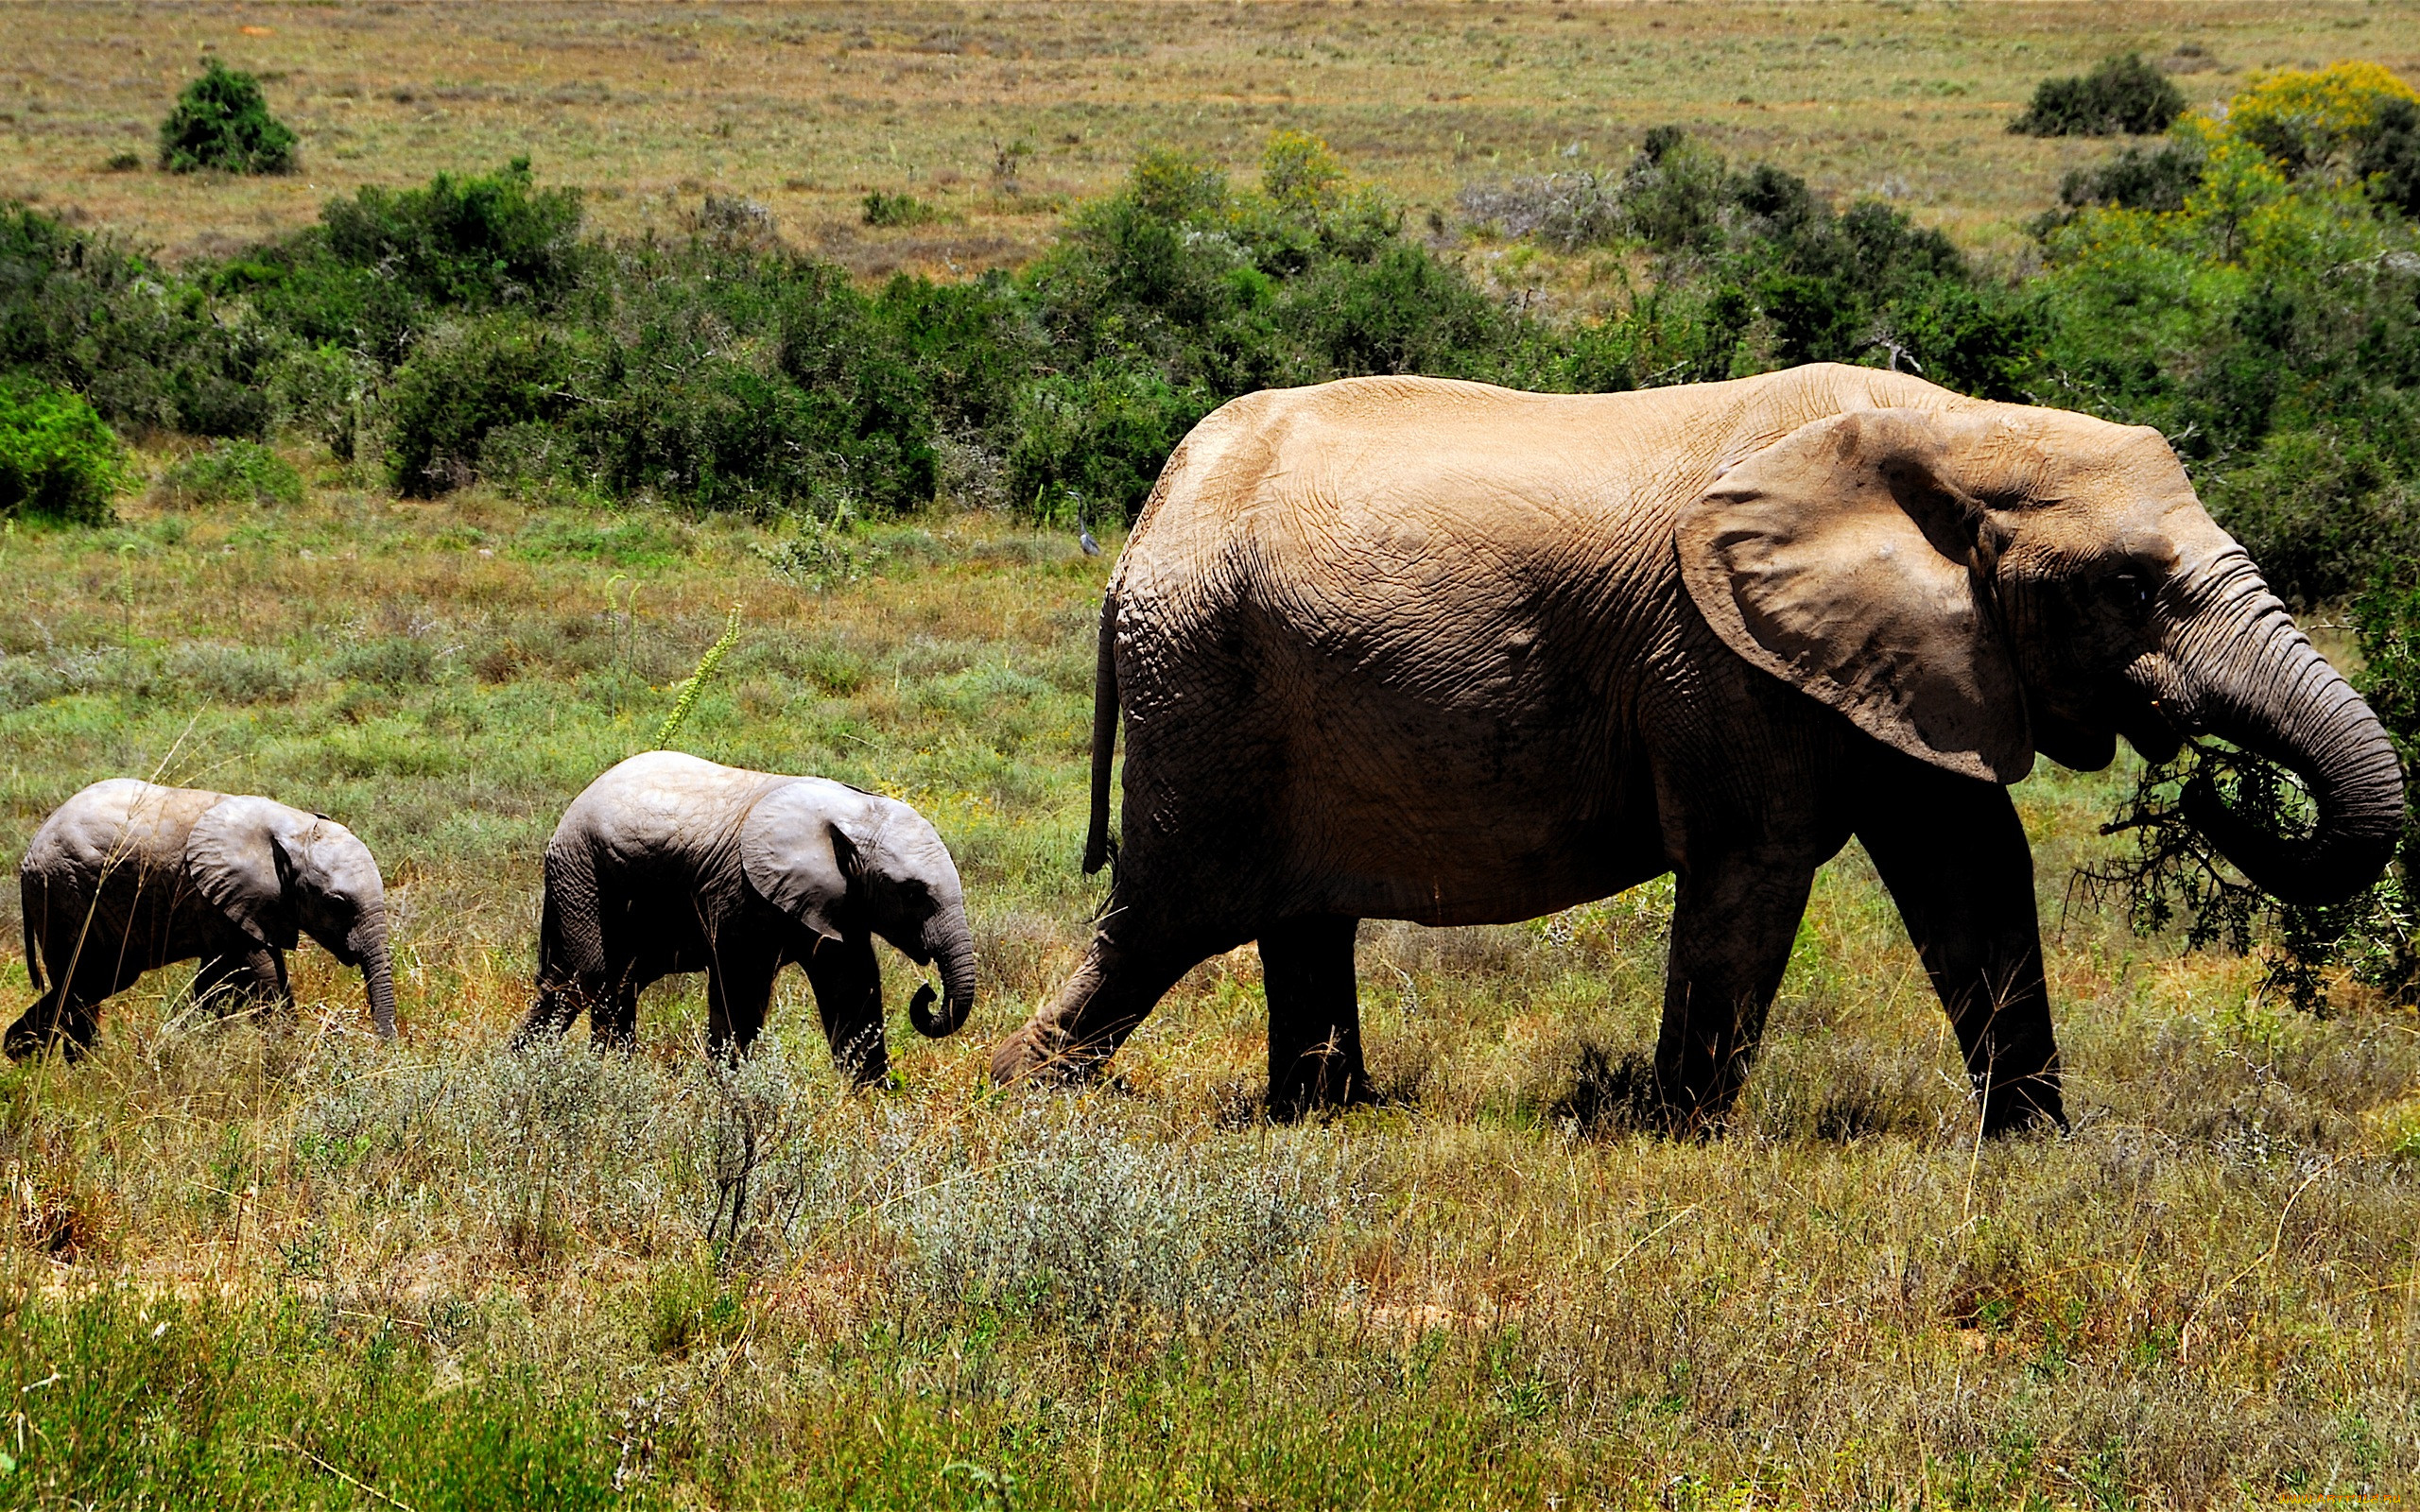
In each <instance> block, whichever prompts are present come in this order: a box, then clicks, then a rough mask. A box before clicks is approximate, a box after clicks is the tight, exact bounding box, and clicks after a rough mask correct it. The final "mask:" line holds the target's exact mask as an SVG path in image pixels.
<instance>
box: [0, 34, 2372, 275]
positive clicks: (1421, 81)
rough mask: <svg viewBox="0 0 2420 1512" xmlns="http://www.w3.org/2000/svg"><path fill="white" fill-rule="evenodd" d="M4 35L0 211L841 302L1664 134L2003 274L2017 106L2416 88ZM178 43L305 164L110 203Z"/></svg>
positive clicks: (1401, 57)
mask: <svg viewBox="0 0 2420 1512" xmlns="http://www.w3.org/2000/svg"><path fill="white" fill-rule="evenodd" d="M10 30H11V37H10V41H11V46H10V48H9V56H8V57H7V59H6V60H0V141H6V142H7V143H8V144H9V152H8V153H7V154H6V161H5V162H0V197H7V196H14V197H18V198H26V199H28V200H36V201H38V202H39V203H41V204H43V206H45V207H46V208H48V209H50V210H51V211H52V212H53V213H55V214H57V213H75V214H79V215H86V216H90V217H91V218H92V220H93V221H94V222H95V223H98V224H106V225H109V226H112V227H116V228H120V229H124V230H128V231H130V232H134V233H135V234H137V235H139V236H141V237H143V238H145V239H147V240H149V241H151V242H154V243H157V244H159V245H161V246H163V247H164V248H165V249H168V250H170V251H171V252H172V253H175V252H193V251H199V250H209V249H223V248H227V247H230V246H233V245H235V244H240V243H245V242H250V241H252V240H256V239H257V238H258V237H259V236H260V235H261V234H262V233H263V232H267V231H269V230H272V229H275V228H279V227H285V226H293V225H299V224H302V223H304V222H306V221H308V220H310V219H311V218H312V217H313V216H314V215H317V214H318V211H319V207H320V202H321V201H322V200H323V199H325V198H328V196H329V195H330V194H332V193H339V192H348V191H350V190H351V189H352V188H353V187H354V186H355V185H356V184H361V183H380V184H389V185H401V184H408V183H418V182H424V181H425V180H427V179H428V178H429V176H430V175H432V174H434V173H437V172H440V171H453V170H460V169H463V168H466V167H479V166H492V165H493V164H494V163H501V162H503V161H505V160H506V159H508V158H510V157H513V156H515V155H518V154H522V153H527V154H528V155H530V156H531V157H532V158H533V159H534V160H535V162H536V165H537V169H538V172H539V174H540V176H541V177H542V178H544V179H545V180H548V181H552V182H568V183H575V184H579V185H581V186H583V187H585V188H587V189H588V190H589V191H590V193H591V207H592V211H593V212H594V214H595V215H596V217H597V218H598V220H599V221H600V222H601V223H602V224H604V225H606V226H608V227H609V228H611V229H614V230H619V231H636V230H639V229H641V228H643V227H646V226H648V225H655V226H659V227H663V228H665V229H667V230H669V229H672V228H674V227H677V225H678V224H679V220H680V215H681V214H682V212H683V210H684V209H689V210H694V209H695V208H696V206H697V204H698V202H699V199H700V197H701V195H702V194H703V193H704V192H705V191H707V190H710V189H711V190H717V191H720V192H722V193H726V194H741V195H746V196H749V197H752V198H755V199H757V200H759V201H760V202H762V203H764V204H765V205H767V206H769V208H771V209H772V210H773V211H774V213H775V214H776V215H778V216H779V217H780V218H781V220H782V222H783V224H784V225H785V226H786V227H787V230H788V232H789V233H790V234H791V235H792V237H793V238H794V239H796V240H798V241H800V242H802V243H804V244H805V245H808V246H811V247H814V248H816V249H819V250H821V252H823V253H824V254H825V255H827V256H831V257H835V258H837V259H838V260H841V261H843V262H846V263H848V264H849V265H850V266H854V267H856V268H858V269H859V270H861V271H866V272H881V271H887V270H889V269H890V268H894V267H913V268H919V269H923V270H926V271H930V272H933V273H936V274H945V273H948V272H950V271H952V270H959V271H969V270H972V269H974V268H977V267H980V266H992V265H996V264H1001V263H1008V262H1014V261H1017V260H1020V259H1021V258H1023V257H1024V256H1026V255H1028V254H1029V253H1030V252H1031V251H1033V250H1034V249H1037V248H1038V247H1040V246H1042V245H1044V244H1046V242H1047V241H1048V239H1049V237H1050V235H1051V233H1052V232H1053V230H1054V228H1055V225H1056V218H1057V215H1058V212H1059V211H1060V210H1061V209H1062V208H1063V206H1064V205H1065V204H1066V203H1067V201H1068V200H1069V199H1070V198H1074V197H1080V196H1084V195H1089V194H1094V193H1098V192H1099V191H1101V190H1103V189H1105V188H1107V187H1108V186H1110V185H1111V184H1112V183H1114V182H1115V180H1118V179H1120V178H1121V177H1122V176H1123V175H1124V174H1125V172H1126V169H1127V167H1128V165H1129V164H1131V163H1132V162H1133V161H1134V158H1135V155H1136V153H1137V151H1138V149H1139V148H1141V147H1143V146H1150V145H1154V144H1159V145H1175V146H1185V147H1191V148H1196V149H1199V150H1201V151H1203V152H1205V153H1207V154H1209V155H1211V156H1212V157H1215V158H1222V159H1226V160H1229V161H1231V162H1234V163H1239V164H1246V163H1252V162H1253V161H1255V160H1256V158H1257V156H1258V154H1259V151H1260V146H1261V143H1262V142H1263V141H1264V140H1265V139H1266V138H1267V136H1268V134H1269V133H1270V132H1271V130H1273V129H1277V128H1280V127H1292V128H1296V129H1303V130H1308V131H1312V132H1315V133H1317V134H1319V135H1322V136H1323V137H1325V138H1326V139H1327V140H1328V141H1329V142H1330V143H1332V144H1333V145H1334V146H1336V147H1337V149H1338V150H1339V151H1340V152H1341V153H1343V154H1344V156H1345V158H1346V159H1347V161H1348V162H1350V163H1352V164H1353V165H1354V167H1355V170H1356V171H1357V173H1360V174H1363V175H1365V176H1367V177H1369V178H1371V179H1373V180H1375V181H1378V182H1380V183H1383V184H1386V185H1387V186H1388V187H1390V188H1391V189H1393V190H1394V191H1396V192H1397V193H1399V194H1400V195H1401V196H1403V197H1404V198H1405V199H1406V200H1407V201H1408V202H1409V203H1410V204H1411V205H1412V206H1414V207H1415V209H1424V210H1425V209H1430V208H1441V209H1450V206H1451V202H1452V198H1453V195H1454V192H1455V190H1456V189H1457V188H1458V187H1459V186H1460V185H1461V183H1462V182H1464V181H1465V180H1471V179H1475V178H1485V177H1488V176H1491V175H1499V174H1505V173H1513V172H1518V171H1523V170H1531V171H1534V170H1537V169H1540V168H1544V167H1551V166H1558V165H1565V164H1572V163H1578V164H1582V165H1595V166H1618V165H1619V163H1621V162H1623V161H1624V159H1625V158H1626V157H1627V155H1628V153H1629V152H1630V150H1631V148H1632V147H1633V146H1635V144H1636V142H1637V139H1638V138H1639V136H1640V135H1641V133H1643V132H1644V131H1645V130H1646V129H1647V128H1649V127H1651V126H1656V125H1660V124H1664V123H1668V122H1677V123H1680V124H1683V125H1686V126H1689V127H1691V128H1693V129H1697V130H1699V131H1700V132H1701V133H1703V134H1704V135H1705V136H1706V137H1707V138H1708V139H1709V140H1710V141H1712V142H1714V143H1715V144H1716V145H1717V146H1720V147H1722V148H1723V149H1724V150H1726V151H1729V152H1731V153H1733V154H1734V155H1735V156H1738V157H1742V158H1751V159H1756V160H1760V161H1769V162H1772V163H1779V164H1780V165H1782V166H1784V167H1787V168H1789V169H1791V170H1793V171H1795V172H1798V173H1801V174H1804V175H1806V176H1807V177H1808V179H1809V180H1811V181H1813V182H1814V184H1815V185H1816V187H1818V188H1819V189H1822V190H1824V191H1826V192H1828V193H1832V194H1867V193H1880V194H1886V195H1889V196H1891V197H1893V198H1898V199H1899V200H1900V201H1901V202H1903V203H1905V204H1908V205H1910V207H1912V208H1914V209H1915V210H1916V211H1917V213H1918V214H1919V216H1920V218H1922V219H1924V220H1926V221H1927V223H1936V224H1942V225H1945V226H1947V227H1949V228H1950V229H1951V230H1952V231H1953V232H1955V233H1957V234H1958V235H1959V236H1960V237H1961V239H1962V241H1964V242H1965V243H1967V244H1968V245H1970V246H1985V247H1997V248H2000V249H2004V250H2007V251H2009V252H2010V253H2012V254H2014V250H2015V248H2016V245H2017V243H2016V239H2015V237H2014V231H2013V229H2014V226H2015V225H2016V224H2017V223H2019V222H2021V221H2022V220H2023V219H2025V218H2026V217H2028V216H2031V215H2033V214H2035V213H2036V212H2038V211H2039V210H2040V209H2041V207H2042V206H2043V205H2044V204H2046V203H2048V202H2049V201H2050V200H2051V199H2052V198H2054V196H2055V191H2056V188H2057V184H2058V180H2059V176H2060V174H2061V173H2063V172H2064V171H2065V170H2066V169H2067V168H2069V167H2072V166H2074V165H2076V164H2077V163H2083V162H2084V161H2087V160H2089V159H2092V158H2096V157H2098V156H2099V155H2100V150H2101V149H2100V146H2097V145H2095V144H2091V143H2087V142H2076V141H2049V142H2045V141H2040V140H2036V139H2033V138H2028V137H2013V136H2010V135H2008V134H2007V133H2006V132H2005V131H2004V130H2003V129H2002V128H2003V126H2004V125H2005V123H2006V122H2007V120H2008V118H2009V117H2010V116H2011V115H2013V114H2014V113H2015V112H2016V111H2017V109H2018V108H2019V107H2020V106H2021V105H2022V104H2023V102H2024V100H2025V98H2026V96H2027V95H2028V94H2030V93H2031V89H2032V87H2033V85H2034V83H2035V82H2036V81H2037V80H2039V79H2040V78H2041V77H2043V76H2044V75H2045V74H2049V73H2064V72H2073V71H2077V70H2079V69H2081V68H2083V67H2085V66H2088V65H2089V64H2090V63H2091V62H2093V61H2094V60H2097V59H2099V58H2100V57H2101V56H2102V55H2103V54H2105V53H2107V52H2110V51H2112V50H2115V49H2119V48H2139V49H2141V51H2142V52H2143V53H2144V54H2145V56H2147V57H2152V58H2168V59H2170V60H2172V61H2174V62H2175V63H2176V64H2177V65H2179V66H2181V67H2183V68H2185V69H2187V70H2189V71H2187V72H2183V73H2180V74H2179V75H2178V77H2179V79H2180V81H2181V82H2182V83H2183V84H2184V85H2185V87H2186V89H2187V94H2188V95H2189V96H2190V97H2191V98H2192V99H2193V100H2194V102H2195V104H2197V105H2203V104H2207V103H2209V102H2210V101H2213V100H2219V99H2223V98H2225V97H2226V96H2227V95H2228V94H2232V93H2234V92H2235V91H2236V90H2238V89H2239V88H2241V87H2242V84H2243V81H2244V78H2245V76H2246V74H2247V72H2248V71H2249V70H2252V69H2256V68H2262V67H2275V66H2280V65H2291V66H2296V67H2308V66H2314V65H2317V64H2321V63H2325V62H2327V61H2331V60H2335V59H2337V58H2340V57H2344V56H2359V57H2363V58H2370V59H2375V60H2378V61H2381V62H2384V63H2386V64H2387V65H2388V66H2389V67H2392V68H2398V69H2404V70H2406V71H2407V72H2410V71H2411V66H2412V64H2413V63H2414V62H2415V60H2420V9H2415V8H2413V7H2411V6H2410V5H2407V4H2375V3H2369V0H2354V3H2339V4H2330V3H2324V0H2311V3H2308V4H2303V5H2297V6H2292V7H2285V6H2277V5H2272V4H2225V3H2206V4H2122V3H2121V4H2096V5H2090V6H2082V5H2068V4H2054V5H2014V4H2000V5H1970V4H1934V3H1915V0H1908V3H1893V4H1854V5H1838V4H1824V3H1815V4H1768V5H1740V6H1734V7H1711V6H1698V5H1671V4H1653V5H1647V4H1639V5H1634V4H1607V3H1600V0H1568V3H1560V4H1548V3H1543V0H1541V3H1536V4H1519V3H1510V4H1494V5H1489V4H1426V5H1423V4H1395V3H1388V0H1381V3H1375V4H1371V3H1366V0H1353V3H1341V0H1340V3H1335V4H1263V3H1257V0H1253V3H1241V4H1238V3H1232V0H1217V3H1201V4H1189V3H1183V0H1140V3H1125V4H1115V3H1109V4H1074V3H1038V4H1037V3H1017V0H989V3H980V0H978V3H968V4H941V3H931V0H926V3H910V4H862V3H838V4H831V5H819V6H812V7H795V8H793V7H766V6H673V7H662V6H614V5H585V4H580V5H558V4H549V3H538V0H531V3H524V4H515V5H510V6H452V7H425V6H406V5H381V6H366V7H365V6H343V7H337V6H299V5H298V6H280V5H266V4H248V5H243V6H240V7H238V6H232V5H230V6H206V7H204V6H164V5H110V4H91V5H76V4H59V5H43V6H40V7H24V8H19V9H15V10H14V11H12V12H11V19H10ZM205 48H206V49H210V50H212V51H214V52H215V53H216V55H217V56H219V57H221V58H224V59H226V60H229V61H230V62H231V63H232V64H233V65H234V66H236V67H240V68H245V69H250V70H254V71H257V72H258V73H259V74H260V75H261V76H262V77H263V78H264V79H265V80H266V81H267V82H268V91H269V98H270V103H271V105H272V107H273V108H275V109H276V110H277V111H278V112H280V113H281V114H282V115H283V116H284V117H285V118H286V119H287V120H289V121H290V122H292V124H293V125H294V126H295V127H296V128H297V129H298V130H300V132H301V133H302V172H301V173H299V174H297V175H294V176H292V177H289V178H283V179H268V180H241V181H228V180H218V179H213V178H208V177H202V178H181V177H172V176H169V175H164V174H160V173H156V172H150V171H145V172H138V173H112V172H109V171H108V169H107V166H106V165H107V163H108V162H109V160H110V159H111V158H112V156H114V155H116V154H118V153H120V152H125V151H133V152H136V153H140V154H143V155H144V156H145V158H146V161H148V157H149V155H150V153H151V152H152V147H153V132H154V131H155V130H156V129H157V126H158V123H159V120H160V117H161V116H162V115H163V114H164V113H165V112H166V109H167V107H168V104H169V103H170V101H171V100H172V99H173V98H174V96H175V93H176V90H177V88H178V86H179V85H180V84H181V83H182V81H183V80H184V79H185V78H186V77H188V76H190V75H191V74H192V73H193V71H194V67H195V60H196V59H197V58H198V57H199V56H200V55H201V53H202V51H203V50H204V49H205ZM2180 49H2188V51H2186V52H2184V53H2182V54H2181V55H2180V52H2179V50H2180ZM1019 146H1023V147H1025V148H1028V149H1029V151H1026V152H1017V151H1012V150H1004V149H1013V148H1017V147H1019ZM876 189H879V190H883V191H886V192H899V191H903V190H906V191H912V192H915V193H918V194H920V195H924V196H926V197H927V198H932V199H934V200H935V201H936V202H937V203H939V204H940V205H942V207H944V208H945V209H946V210H947V211H949V212H950V213H951V214H952V215H955V216H957V217H958V219H956V220H955V221H954V222H952V223H946V224H942V225H939V226H925V227H917V228H907V229H901V230H897V231H887V232H874V231H870V230H869V229H868V228H866V227H864V226H863V225H861V224H860V223H859V215H858V201H859V200H860V199H861V198H862V197H863V196H864V195H865V194H866V193H868V192H869V191H871V190H876Z"/></svg>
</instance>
